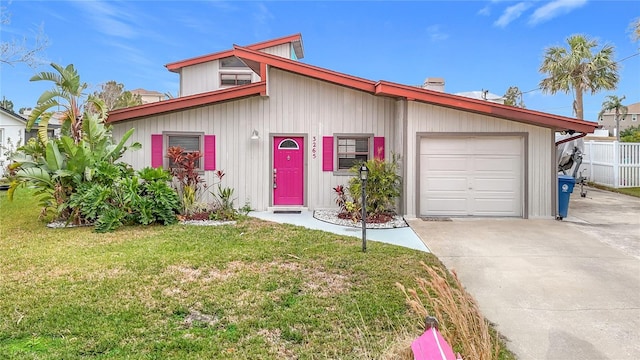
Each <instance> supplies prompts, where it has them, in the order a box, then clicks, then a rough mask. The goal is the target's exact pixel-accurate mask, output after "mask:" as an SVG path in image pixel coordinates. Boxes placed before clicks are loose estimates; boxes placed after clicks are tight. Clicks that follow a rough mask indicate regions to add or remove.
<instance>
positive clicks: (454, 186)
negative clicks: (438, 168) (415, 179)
mask: <svg viewBox="0 0 640 360" xmlns="http://www.w3.org/2000/svg"><path fill="white" fill-rule="evenodd" d="M468 183H469V181H468V179H467V177H466V176H465V177H458V178H435V177H430V178H427V179H424V182H423V183H422V184H421V186H424V187H423V188H424V189H425V191H426V192H428V193H430V192H434V191H461V192H463V193H464V192H466V191H467V185H468Z"/></svg>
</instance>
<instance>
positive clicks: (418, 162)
mask: <svg viewBox="0 0 640 360" xmlns="http://www.w3.org/2000/svg"><path fill="white" fill-rule="evenodd" d="M302 57H303V48H302V38H301V36H300V35H299V34H298V35H293V36H288V37H284V38H280V39H275V40H270V41H267V42H263V43H259V44H254V45H250V46H246V47H241V46H234V47H233V49H230V50H227V51H223V52H219V53H215V54H210V55H206V56H202V57H198V58H193V59H188V60H184V61H179V62H175V63H171V64H168V65H167V68H168V69H169V70H170V71H173V72H177V73H178V74H180V86H181V88H180V94H181V96H180V97H178V98H175V99H170V100H165V101H162V102H158V103H152V104H146V105H140V106H136V107H131V108H126V109H120V110H115V111H112V112H111V113H110V115H109V118H108V119H107V122H108V123H111V124H113V133H114V136H116V137H118V136H122V135H123V134H124V133H125V132H126V131H127V130H128V129H130V128H135V129H136V131H135V133H134V135H133V136H132V137H131V139H130V140H131V141H138V142H140V143H141V144H142V145H143V147H142V150H140V151H139V152H134V153H127V154H126V156H125V157H124V159H123V160H124V161H126V162H128V163H130V164H132V165H133V166H134V167H135V168H137V169H140V168H143V167H145V166H153V167H157V166H163V167H165V168H166V167H168V166H169V160H168V159H167V157H166V153H167V148H168V147H169V146H174V145H180V146H182V147H183V148H185V149H186V150H187V151H196V150H197V151H201V152H202V153H203V154H204V156H203V159H202V161H201V163H200V164H199V166H200V168H201V170H202V173H203V177H204V179H205V181H206V183H207V184H208V185H212V184H214V183H215V181H216V178H215V175H214V171H213V170H215V169H218V170H223V171H224V172H225V173H226V176H225V177H224V179H223V183H224V184H223V186H229V187H232V188H234V189H235V192H234V196H235V201H236V205H237V206H242V205H243V204H245V202H246V203H247V204H249V205H250V206H251V208H253V209H256V210H274V209H287V210H290V209H292V208H293V209H301V208H309V209H319V208H335V193H334V191H333V190H332V189H333V188H334V187H335V186H337V185H346V184H347V182H348V181H349V178H350V177H351V176H353V174H352V173H350V172H349V168H350V167H351V166H352V165H353V164H355V163H357V162H358V161H362V160H366V159H370V158H373V157H376V156H379V157H382V158H386V159H390V158H391V157H392V155H393V154H397V155H399V156H400V165H401V176H402V179H403V182H402V196H401V199H400V201H399V205H398V212H399V213H400V214H403V215H405V216H407V217H424V216H499V217H521V218H529V217H545V218H551V217H554V216H555V215H556V202H557V192H556V187H557V177H556V176H557V165H556V163H555V161H556V160H555V159H556V148H555V144H554V140H555V132H556V131H575V132H580V133H582V132H584V133H589V132H593V130H594V129H595V128H596V126H597V124H596V123H592V122H587V121H582V120H577V119H573V118H567V117H563V116H558V115H552V114H547V113H542V112H538V111H532V110H528V109H521V108H517V107H512V106H505V105H502V104H496V103H492V102H488V101H484V100H476V99H471V98H466V97H462V96H456V95H451V94H446V93H442V92H438V91H433V90H428V89H422V88H419V87H416V86H409V85H401V84H397V83H392V82H388V81H371V80H367V79H362V78H358V77H355V76H351V75H347V74H342V73H338V72H335V71H331V70H328V69H324V68H321V67H317V66H312V65H308V64H304V63H301V62H299V61H297V59H301V58H302ZM243 64H244V65H243ZM228 65H230V66H228Z"/></svg>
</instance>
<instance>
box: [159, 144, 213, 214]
mask: <svg viewBox="0 0 640 360" xmlns="http://www.w3.org/2000/svg"><path fill="white" fill-rule="evenodd" d="M167 157H168V158H169V160H170V166H169V172H170V173H171V176H173V179H174V187H175V189H176V191H178V195H179V196H180V200H181V203H182V211H181V213H182V214H183V215H190V214H192V213H194V212H195V210H196V209H195V208H194V205H198V200H199V198H200V196H201V195H202V190H203V189H204V187H205V183H204V180H203V179H202V177H201V176H200V172H199V169H198V161H200V158H202V154H200V152H199V151H194V152H185V150H184V149H183V148H182V147H180V146H171V147H169V149H167ZM196 207H197V206H196Z"/></svg>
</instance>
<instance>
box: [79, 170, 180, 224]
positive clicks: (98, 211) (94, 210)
mask: <svg viewBox="0 0 640 360" xmlns="http://www.w3.org/2000/svg"><path fill="white" fill-rule="evenodd" d="M169 177H170V175H169V174H168V173H167V172H166V171H164V170H162V169H151V168H145V169H142V170H140V171H138V173H137V174H134V173H133V171H132V170H131V168H129V167H127V166H125V165H120V164H109V163H104V164H101V166H99V167H98V169H97V171H96V174H95V176H94V178H93V181H92V182H85V183H82V184H81V185H80V186H79V187H78V189H77V190H78V191H77V192H75V193H74V194H72V195H71V200H70V202H69V205H70V207H71V208H74V209H79V211H80V214H81V216H82V218H83V219H84V220H85V221H88V222H94V223H95V230H96V232H108V231H113V230H115V229H116V228H118V227H120V226H122V225H133V224H141V225H150V224H153V223H159V224H163V225H168V224H173V223H175V222H177V218H176V213H177V211H178V209H179V207H180V202H179V200H178V195H177V194H176V192H175V191H174V190H173V189H172V188H171V187H170V186H169V185H168V180H169Z"/></svg>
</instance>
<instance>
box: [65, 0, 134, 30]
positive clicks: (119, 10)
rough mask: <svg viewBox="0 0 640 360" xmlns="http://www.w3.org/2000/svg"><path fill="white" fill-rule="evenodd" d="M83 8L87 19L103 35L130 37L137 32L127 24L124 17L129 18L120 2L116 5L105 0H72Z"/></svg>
mask: <svg viewBox="0 0 640 360" xmlns="http://www.w3.org/2000/svg"><path fill="white" fill-rule="evenodd" d="M73 4H75V5H77V6H79V7H80V8H82V10H84V12H85V13H86V15H87V18H88V19H89V21H90V22H91V23H92V24H94V25H95V26H96V28H97V30H98V31H100V32H101V33H103V34H105V35H109V36H115V37H121V38H126V39H132V38H134V37H136V35H137V32H136V31H135V30H134V28H133V27H132V26H131V25H130V24H128V23H127V22H126V21H124V20H125V19H127V18H129V19H130V20H132V19H131V15H129V13H128V12H127V11H123V10H124V9H123V6H122V4H120V3H118V4H117V5H116V6H114V5H112V3H108V2H105V1H79V2H73Z"/></svg>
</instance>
